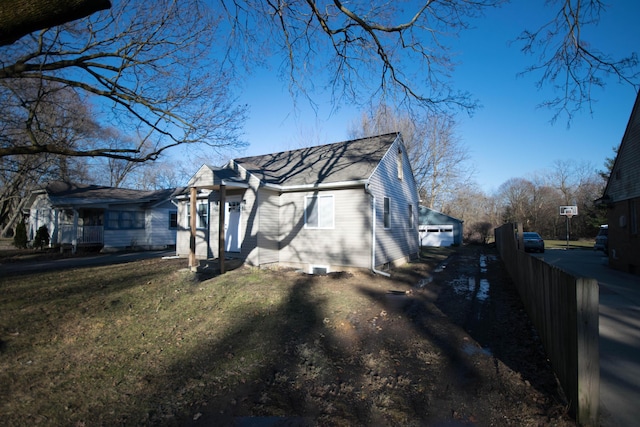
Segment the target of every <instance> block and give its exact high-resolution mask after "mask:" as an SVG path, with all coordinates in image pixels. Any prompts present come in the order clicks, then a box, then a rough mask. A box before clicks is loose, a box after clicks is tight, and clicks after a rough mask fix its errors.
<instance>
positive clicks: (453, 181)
mask: <svg viewBox="0 0 640 427" xmlns="http://www.w3.org/2000/svg"><path fill="white" fill-rule="evenodd" d="M387 132H400V133H401V134H402V139H403V141H404V144H405V147H406V148H407V155H408V157H409V161H410V163H411V167H412V169H413V174H414V176H415V178H416V181H417V184H418V191H419V194H420V198H421V200H422V203H423V204H424V205H425V206H428V207H429V208H433V209H439V210H443V209H444V208H445V204H446V202H448V201H449V200H448V194H451V193H452V192H453V190H454V189H455V188H457V187H459V186H462V185H465V184H467V183H468V182H469V181H470V179H471V176H472V168H471V167H470V166H469V164H468V160H469V158H470V156H469V152H468V150H467V148H466V147H465V146H464V145H463V144H462V143H461V142H460V139H459V138H457V136H456V135H455V121H454V120H453V118H452V117H450V116H448V115H445V114H444V113H439V114H428V115H427V116H426V117H423V118H415V117H411V116H410V115H408V114H400V113H397V112H395V111H394V110H393V109H392V108H391V107H389V106H388V105H385V104H382V105H380V106H379V107H378V108H377V109H376V110H375V111H374V112H373V113H370V114H366V113H365V114H363V115H362V117H361V119H360V121H358V122H354V123H352V125H351V129H350V130H349V134H350V136H351V137H353V138H359V137H366V136H372V135H375V134H380V133H387Z"/></svg>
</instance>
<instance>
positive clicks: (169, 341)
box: [0, 247, 563, 426]
mask: <svg viewBox="0 0 640 427" xmlns="http://www.w3.org/2000/svg"><path fill="white" fill-rule="evenodd" d="M483 251H489V249H487V248H480V247H472V248H465V247H462V248H425V249H424V250H423V251H422V260H420V261H415V262H412V263H409V264H407V265H405V266H402V267H400V268H395V269H392V276H391V277H390V278H386V277H383V276H380V275H373V274H371V273H370V272H354V273H332V274H329V275H326V276H309V275H306V274H302V273H296V272H294V271H289V270H261V269H255V268H249V267H240V268H238V269H235V270H233V271H229V272H228V273H226V274H224V275H222V276H218V277H213V278H210V279H208V280H203V281H202V280H201V279H199V278H198V276H196V275H195V274H193V273H191V272H190V271H189V270H187V269H184V268H183V267H185V264H186V261H185V260H161V259H152V260H144V261H137V262H132V263H128V264H118V265H112V266H103V267H93V268H82V269H75V270H64V271H53V272H43V273H38V272H33V273H32V274H21V275H17V276H9V277H2V278H0V384H1V385H2V386H1V387H0V413H1V414H2V424H3V425H7V426H23V425H46V426H49V425H69V426H73V425H75V426H83V425H105V426H106V425H109V426H111V425H189V423H193V422H194V420H196V419H199V420H200V421H202V422H203V423H204V425H233V420H234V418H235V417H244V416H270V417H274V416H293V417H295V416H298V417H305V418H308V419H312V420H313V421H314V422H315V423H317V425H332V426H351V425H435V424H440V423H443V421H449V422H458V423H463V424H466V423H476V424H478V423H479V424H481V425H502V424H503V423H502V421H504V420H506V419H508V420H510V425H541V424H542V421H541V420H545V421H548V420H549V419H550V418H549V415H548V414H547V412H549V411H551V409H548V408H549V407H548V406H545V405H547V403H546V402H549V401H550V400H547V399H546V397H545V395H544V394H543V393H542V392H540V391H538V390H536V389H534V388H532V387H531V385H530V384H529V385H528V384H527V382H525V381H523V378H528V376H527V372H535V377H536V378H543V375H542V372H541V371H540V364H539V361H535V360H534V361H533V362H532V363H531V366H535V368H531V369H522V370H521V372H514V371H513V370H512V369H510V368H509V365H511V363H507V362H504V361H501V360H498V359H497V358H495V357H494V356H487V355H484V354H483V353H480V354H476V355H473V356H472V355H469V354H467V353H465V352H462V351H459V350H458V349H460V348H465V346H468V345H469V344H470V343H473V341H472V340H471V338H470V337H469V336H468V334H466V333H465V332H464V330H463V329H462V328H461V327H459V326H458V325H456V324H453V323H452V322H451V320H450V319H449V318H448V317H447V315H446V314H445V312H444V311H443V309H441V308H444V307H454V312H455V313H457V314H456V315H460V316H462V317H463V318H471V312H468V313H469V315H468V316H467V315H466V314H465V313H467V311H466V310H468V307H469V304H467V301H466V300H465V297H459V296H458V295H457V294H456V293H455V292H453V291H452V290H450V289H449V290H448V291H447V289H448V287H447V286H446V284H447V283H448V281H447V280H448V279H447V278H448V277H449V276H451V277H459V276H460V275H464V274H468V273H467V272H468V271H469V270H468V269H469V268H470V267H472V270H473V271H475V269H478V271H479V269H480V267H479V264H478V261H479V255H480V253H481V252H483ZM457 252H461V253H462V254H460V253H457ZM490 252H491V254H492V255H491V256H485V258H486V260H487V262H491V260H497V257H495V250H493V249H492V250H491V251H490ZM465 254H466V255H465ZM451 255H453V256H451ZM450 256H451V258H450V260H449V261H450V262H449V264H448V267H447V269H446V270H445V271H444V272H441V273H437V274H440V275H444V276H442V278H441V279H437V280H434V281H433V282H431V281H429V282H425V283H429V285H428V286H425V287H424V288H422V287H416V285H417V284H418V283H419V282H421V281H422V280H423V279H425V278H426V277H429V278H430V279H432V278H433V277H431V273H433V270H434V268H435V266H436V265H438V264H440V263H441V261H442V260H444V259H446V258H447V257H450ZM455 260H457V261H455ZM494 266H495V268H499V266H500V264H499V263H498V262H497V261H495V263H494ZM492 268H494V267H490V268H489V271H491V269H492ZM433 274H436V273H433ZM498 284H499V282H498V281H496V280H494V279H492V286H496V285H498ZM509 289H510V288H509ZM440 291H442V292H443V293H442V294H440ZM494 294H495V292H492V295H494ZM436 302H437V304H439V305H436ZM491 306H492V304H488V305H487V306H486V307H485V308H484V309H488V308H490V307H491ZM474 310H475V311H473V318H474V319H476V318H478V316H479V313H481V311H478V307H476V308H474ZM514 310H515V311H513V312H512V311H509V310H508V308H507V307H505V306H501V307H500V312H502V313H504V320H503V321H502V322H501V323H499V324H501V325H506V324H509V325H512V324H513V323H514V319H516V318H517V316H515V315H514V313H520V312H522V310H521V308H520V306H519V305H518V306H516V307H515V308H514ZM487 315H489V316H493V315H494V314H491V313H488V314H487ZM515 330H516V331H524V332H520V333H529V331H530V330H531V328H530V326H529V325H528V324H527V325H526V326H523V327H520V328H516V329H515ZM513 335H517V334H514V333H510V334H509V336H513ZM499 338H500V343H501V345H506V344H502V343H503V342H504V340H505V338H504V337H499ZM525 342H526V343H527V344H526V345H524V346H523V347H524V348H526V349H530V348H534V347H535V346H534V345H531V344H530V342H531V341H530V340H529V341H526V340H525ZM519 349H520V347H517V348H516V350H519ZM514 355H515V357H516V358H517V361H518V365H519V366H520V365H522V363H523V362H524V361H526V358H523V357H522V354H521V353H519V352H518V351H516V352H515V353H514ZM523 375H524V376H523ZM550 383H551V384H553V387H555V384H556V383H555V381H551V382H550ZM553 419H556V418H553ZM477 420H480V421H478V422H476V421H477ZM555 425H558V426H563V424H555Z"/></svg>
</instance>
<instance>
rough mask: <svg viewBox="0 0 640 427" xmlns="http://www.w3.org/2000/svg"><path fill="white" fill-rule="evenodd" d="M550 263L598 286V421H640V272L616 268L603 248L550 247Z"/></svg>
mask: <svg viewBox="0 0 640 427" xmlns="http://www.w3.org/2000/svg"><path fill="white" fill-rule="evenodd" d="M539 257H540V258H543V259H544V260H545V261H546V262H548V263H549V264H552V265H555V266H558V267H559V268H561V269H563V270H565V271H567V272H569V273H572V274H575V275H577V276H583V277H591V278H594V279H596V280H598V284H599V285H600V425H601V426H604V427H614V426H620V427H627V426H628V427H632V426H637V425H639V424H638V423H639V422H640V276H636V275H631V274H627V273H623V272H620V271H617V270H613V269H611V268H609V266H608V259H607V258H606V257H605V256H604V255H603V253H602V252H599V251H598V252H596V251H591V250H547V251H546V253H545V254H544V255H541V256H539Z"/></svg>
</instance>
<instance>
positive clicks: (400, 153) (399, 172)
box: [396, 149, 404, 180]
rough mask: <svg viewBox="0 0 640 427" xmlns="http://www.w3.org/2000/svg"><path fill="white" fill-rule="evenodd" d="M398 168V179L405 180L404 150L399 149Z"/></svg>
mask: <svg viewBox="0 0 640 427" xmlns="http://www.w3.org/2000/svg"><path fill="white" fill-rule="evenodd" d="M396 167H397V168H398V179H399V180H402V178H404V169H403V168H402V150H401V149H398V156H397V157H396Z"/></svg>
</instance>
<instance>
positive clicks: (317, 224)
mask: <svg viewBox="0 0 640 427" xmlns="http://www.w3.org/2000/svg"><path fill="white" fill-rule="evenodd" d="M333 217H334V208H333V196H332V195H322V196H305V198H304V227H305V228H333V226H334V220H333Z"/></svg>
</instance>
